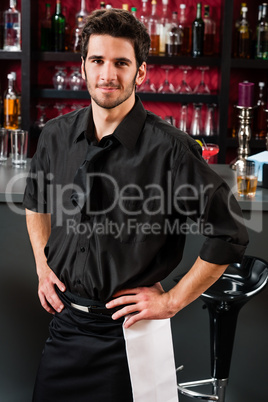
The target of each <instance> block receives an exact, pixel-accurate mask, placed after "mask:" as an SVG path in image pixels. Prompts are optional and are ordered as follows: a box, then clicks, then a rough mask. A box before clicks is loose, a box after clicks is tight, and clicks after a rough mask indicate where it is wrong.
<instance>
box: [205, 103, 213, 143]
mask: <svg viewBox="0 0 268 402" xmlns="http://www.w3.org/2000/svg"><path fill="white" fill-rule="evenodd" d="M215 106H216V105H214V104H209V105H207V112H206V118H205V126H204V135H206V136H211V135H215V134H216V127H215V110H214V109H215Z"/></svg>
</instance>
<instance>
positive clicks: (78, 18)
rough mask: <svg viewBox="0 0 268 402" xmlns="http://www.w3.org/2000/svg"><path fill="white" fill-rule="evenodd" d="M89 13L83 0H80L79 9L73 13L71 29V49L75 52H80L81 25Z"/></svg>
mask: <svg viewBox="0 0 268 402" xmlns="http://www.w3.org/2000/svg"><path fill="white" fill-rule="evenodd" d="M88 15H89V12H88V11H87V8H86V3H85V0H81V5H80V11H78V13H76V15H75V27H74V30H73V40H72V42H73V51H74V52H75V53H76V52H77V53H78V52H80V43H81V33H82V29H83V26H84V24H85V22H86V19H87V17H88Z"/></svg>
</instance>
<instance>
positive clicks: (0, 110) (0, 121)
mask: <svg viewBox="0 0 268 402" xmlns="http://www.w3.org/2000/svg"><path fill="white" fill-rule="evenodd" d="M3 109H4V105H3V97H2V91H1V84H0V127H3V122H4V110H3Z"/></svg>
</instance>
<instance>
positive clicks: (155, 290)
mask: <svg viewBox="0 0 268 402" xmlns="http://www.w3.org/2000/svg"><path fill="white" fill-rule="evenodd" d="M114 297H115V299H113V300H111V301H110V302H109V303H107V304H106V307H107V308H114V307H120V306H121V305H124V307H122V308H121V309H120V310H118V311H117V312H116V313H114V314H113V315H112V318H113V319H114V320H117V319H118V318H121V317H124V316H127V320H126V321H125V324H124V327H125V328H129V327H130V326H131V325H133V324H134V323H135V322H137V321H140V320H157V319H158V320H159V319H164V318H170V317H173V316H174V315H175V314H176V312H177V311H172V309H171V307H170V295H169V293H168V292H165V291H164V290H163V288H162V286H161V284H160V283H156V284H155V285H154V286H151V287H138V288H134V289H124V290H121V291H119V292H117V293H116V294H114Z"/></svg>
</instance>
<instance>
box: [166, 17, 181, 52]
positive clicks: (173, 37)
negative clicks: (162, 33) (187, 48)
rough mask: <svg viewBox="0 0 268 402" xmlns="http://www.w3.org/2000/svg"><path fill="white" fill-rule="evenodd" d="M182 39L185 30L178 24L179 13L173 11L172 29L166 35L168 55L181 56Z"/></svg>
mask: <svg viewBox="0 0 268 402" xmlns="http://www.w3.org/2000/svg"><path fill="white" fill-rule="evenodd" d="M182 40H183V31H182V29H181V28H180V27H179V24H178V13H177V11H173V12H172V19H171V24H170V29H169V31H168V32H167V35H166V56H180V55H181V47H182Z"/></svg>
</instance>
